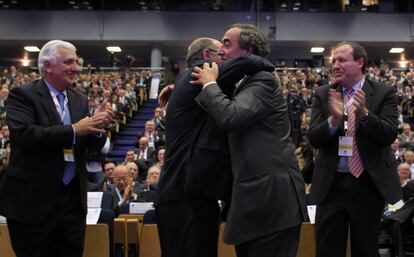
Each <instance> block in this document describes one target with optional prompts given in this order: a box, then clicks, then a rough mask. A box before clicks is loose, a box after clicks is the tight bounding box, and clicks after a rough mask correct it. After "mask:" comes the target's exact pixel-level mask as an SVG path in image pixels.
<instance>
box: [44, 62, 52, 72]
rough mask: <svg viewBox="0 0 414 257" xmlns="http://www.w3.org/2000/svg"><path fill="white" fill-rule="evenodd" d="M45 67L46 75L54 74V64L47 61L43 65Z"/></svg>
mask: <svg viewBox="0 0 414 257" xmlns="http://www.w3.org/2000/svg"><path fill="white" fill-rule="evenodd" d="M43 67H44V71H45V73H46V74H47V73H51V72H52V64H51V62H50V61H45V62H44V63H43Z"/></svg>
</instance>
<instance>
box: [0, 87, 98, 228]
mask: <svg viewBox="0 0 414 257" xmlns="http://www.w3.org/2000/svg"><path fill="white" fill-rule="evenodd" d="M67 95H68V100H69V108H70V114H71V119H72V123H75V122H77V121H79V120H80V119H82V118H83V117H85V116H87V115H88V105H87V98H86V96H84V95H82V94H81V93H79V92H76V91H75V90H73V89H72V88H68V89H67ZM7 121H8V126H9V129H10V143H11V156H10V164H9V168H8V169H7V171H6V173H5V174H4V179H3V181H2V184H1V186H0V213H1V214H2V215H3V216H6V217H8V218H11V219H14V220H17V221H20V222H25V223H29V224H36V223H40V222H43V221H44V220H45V219H46V218H47V217H48V214H49V213H50V211H51V208H52V207H53V206H54V205H55V204H56V201H57V200H58V199H57V198H58V196H59V191H60V188H61V186H62V185H63V183H62V177H63V171H64V166H65V162H64V159H63V149H68V148H71V147H72V146H73V135H74V133H73V129H72V126H71V125H63V124H62V122H61V118H60V116H59V114H58V113H57V111H56V107H55V104H54V102H53V99H52V97H51V95H50V92H49V89H48V88H47V86H46V84H45V83H44V81H43V80H38V81H35V82H32V83H29V84H26V85H22V86H18V87H16V88H14V89H13V90H12V91H11V92H10V95H9V98H8V103H7ZM105 139H106V137H105V136H103V137H97V136H95V135H89V136H77V137H76V143H75V145H74V153H75V160H76V174H77V176H76V177H75V179H76V178H77V179H78V180H79V184H80V195H81V199H80V200H81V201H82V204H83V207H84V211H85V215H86V210H87V209H86V191H87V179H86V168H85V148H87V147H95V148H97V149H100V148H102V146H103V144H104V143H105Z"/></svg>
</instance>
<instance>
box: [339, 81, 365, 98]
mask: <svg viewBox="0 0 414 257" xmlns="http://www.w3.org/2000/svg"><path fill="white" fill-rule="evenodd" d="M364 82H365V79H364V78H362V79H361V80H360V81H358V82H357V83H355V84H354V85H353V86H352V89H353V90H354V92H355V91H356V90H358V89H360V88H361V89H362V87H363V85H364ZM346 90H347V88H346V87H342V92H343V93H344V94H345V91H346Z"/></svg>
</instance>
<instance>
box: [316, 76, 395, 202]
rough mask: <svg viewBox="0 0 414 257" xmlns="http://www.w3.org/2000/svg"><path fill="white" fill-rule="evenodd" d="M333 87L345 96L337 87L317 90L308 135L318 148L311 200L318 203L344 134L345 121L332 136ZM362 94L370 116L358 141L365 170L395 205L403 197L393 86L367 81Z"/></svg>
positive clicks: (327, 185) (328, 184) (331, 177)
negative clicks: (393, 149)
mask: <svg viewBox="0 0 414 257" xmlns="http://www.w3.org/2000/svg"><path fill="white" fill-rule="evenodd" d="M330 88H333V89H335V90H337V92H340V93H341V94H342V87H341V86H340V85H338V84H333V85H326V86H323V87H320V88H319V89H318V90H317V91H316V94H315V96H314V100H313V109H312V119H311V123H310V128H309V132H308V137H309V140H310V142H311V144H312V146H313V147H315V148H317V149H319V154H318V157H317V159H316V160H315V168H314V173H313V179H312V188H311V199H312V201H313V202H315V203H316V204H320V203H322V202H323V201H324V199H325V198H326V195H327V193H328V191H329V189H330V187H331V185H332V183H333V180H334V177H335V173H336V170H337V167H338V162H339V156H338V137H339V136H341V135H344V134H345V133H344V128H343V122H342V124H341V125H340V127H339V128H338V130H337V131H336V133H335V134H334V135H331V133H330V129H329V124H328V117H329V116H330V112H329V109H328V91H329V89H330ZM363 91H364V92H365V98H366V107H367V108H368V110H369V115H368V121H367V123H366V125H365V126H364V127H363V126H361V124H360V123H358V127H357V129H356V136H355V137H356V142H357V144H358V149H359V152H360V156H361V159H362V163H363V164H364V167H365V170H366V171H367V172H368V173H369V175H370V177H371V179H372V181H373V182H374V183H375V185H376V187H377V188H378V190H379V192H380V193H381V194H382V196H383V197H384V198H385V200H386V201H387V202H388V203H392V204H393V203H396V202H397V201H399V200H400V199H401V198H402V194H401V188H400V183H399V179H398V176H397V172H396V170H397V168H396V165H395V157H394V155H393V154H392V152H391V148H390V145H391V144H392V143H393V142H394V140H395V138H396V137H397V132H398V128H397V126H398V121H397V117H398V113H397V97H396V94H395V91H394V89H393V88H392V87H391V86H387V85H385V84H380V83H377V82H374V81H370V80H365V83H364V85H363ZM364 172H365V171H364Z"/></svg>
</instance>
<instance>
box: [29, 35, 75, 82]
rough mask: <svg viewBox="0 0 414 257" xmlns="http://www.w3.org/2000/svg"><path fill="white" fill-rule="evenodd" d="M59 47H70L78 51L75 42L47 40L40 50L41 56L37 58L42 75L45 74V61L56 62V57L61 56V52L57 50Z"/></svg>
mask: <svg viewBox="0 0 414 257" xmlns="http://www.w3.org/2000/svg"><path fill="white" fill-rule="evenodd" d="M59 47H64V48H69V49H73V50H75V51H76V47H75V46H74V45H73V44H71V43H69V42H66V41H62V40H51V41H49V42H47V43H46V44H45V45H44V46H43V47H42V49H41V50H40V53H39V57H38V60H37V66H38V67H39V72H40V75H42V76H44V75H45V70H44V64H45V61H50V62H52V63H56V59H57V58H58V57H59V53H58V50H57V49H58V48H59Z"/></svg>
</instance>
